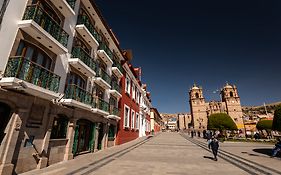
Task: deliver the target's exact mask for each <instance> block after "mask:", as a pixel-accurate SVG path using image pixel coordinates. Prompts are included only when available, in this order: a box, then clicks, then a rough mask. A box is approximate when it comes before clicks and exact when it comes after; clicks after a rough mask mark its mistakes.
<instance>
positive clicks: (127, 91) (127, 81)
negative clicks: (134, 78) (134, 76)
mask: <svg viewBox="0 0 281 175" xmlns="http://www.w3.org/2000/svg"><path fill="white" fill-rule="evenodd" d="M125 88H126V93H128V94H131V93H130V88H131V80H130V78H129V77H126V87H125Z"/></svg>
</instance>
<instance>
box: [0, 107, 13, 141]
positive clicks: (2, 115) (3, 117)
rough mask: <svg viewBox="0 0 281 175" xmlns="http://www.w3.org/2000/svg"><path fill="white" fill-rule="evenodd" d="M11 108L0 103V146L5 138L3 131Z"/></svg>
mask: <svg viewBox="0 0 281 175" xmlns="http://www.w3.org/2000/svg"><path fill="white" fill-rule="evenodd" d="M10 115H11V108H10V107H9V105H7V104H5V103H1V102H0V145H1V143H2V141H3V139H4V137H5V135H6V134H5V129H6V126H7V124H8V122H9V120H10Z"/></svg>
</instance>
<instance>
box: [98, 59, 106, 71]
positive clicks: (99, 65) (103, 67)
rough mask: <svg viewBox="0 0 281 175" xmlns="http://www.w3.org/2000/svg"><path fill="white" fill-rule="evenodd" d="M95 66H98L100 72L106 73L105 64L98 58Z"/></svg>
mask: <svg viewBox="0 0 281 175" xmlns="http://www.w3.org/2000/svg"><path fill="white" fill-rule="evenodd" d="M97 65H98V67H99V68H100V69H101V70H103V71H105V72H106V67H107V66H106V64H105V63H104V62H103V61H102V60H101V59H100V58H98V59H97Z"/></svg>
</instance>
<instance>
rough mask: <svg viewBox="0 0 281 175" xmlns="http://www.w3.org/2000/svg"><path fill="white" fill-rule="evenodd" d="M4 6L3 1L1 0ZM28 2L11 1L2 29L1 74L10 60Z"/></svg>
mask: <svg viewBox="0 0 281 175" xmlns="http://www.w3.org/2000/svg"><path fill="white" fill-rule="evenodd" d="M1 4H3V0H1ZM26 4H27V0H20V1H19V0H10V3H9V5H8V7H7V9H6V12H5V14H4V17H3V21H2V24H1V29H0V41H1V42H0V72H1V73H3V72H4V71H5V68H6V64H7V61H8V59H9V55H10V52H11V50H12V46H13V44H14V41H15V38H16V34H17V31H18V22H19V21H20V20H21V19H22V17H23V14H24V11H25V7H26ZM1 7H2V5H1Z"/></svg>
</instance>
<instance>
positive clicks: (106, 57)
mask: <svg viewBox="0 0 281 175" xmlns="http://www.w3.org/2000/svg"><path fill="white" fill-rule="evenodd" d="M98 55H99V57H100V58H101V59H102V60H103V61H104V62H105V63H106V64H107V65H108V66H111V65H112V64H113V61H112V60H111V59H112V58H113V53H112V51H111V50H110V49H109V48H108V46H107V45H106V44H104V43H101V44H100V45H99V48H98Z"/></svg>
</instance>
